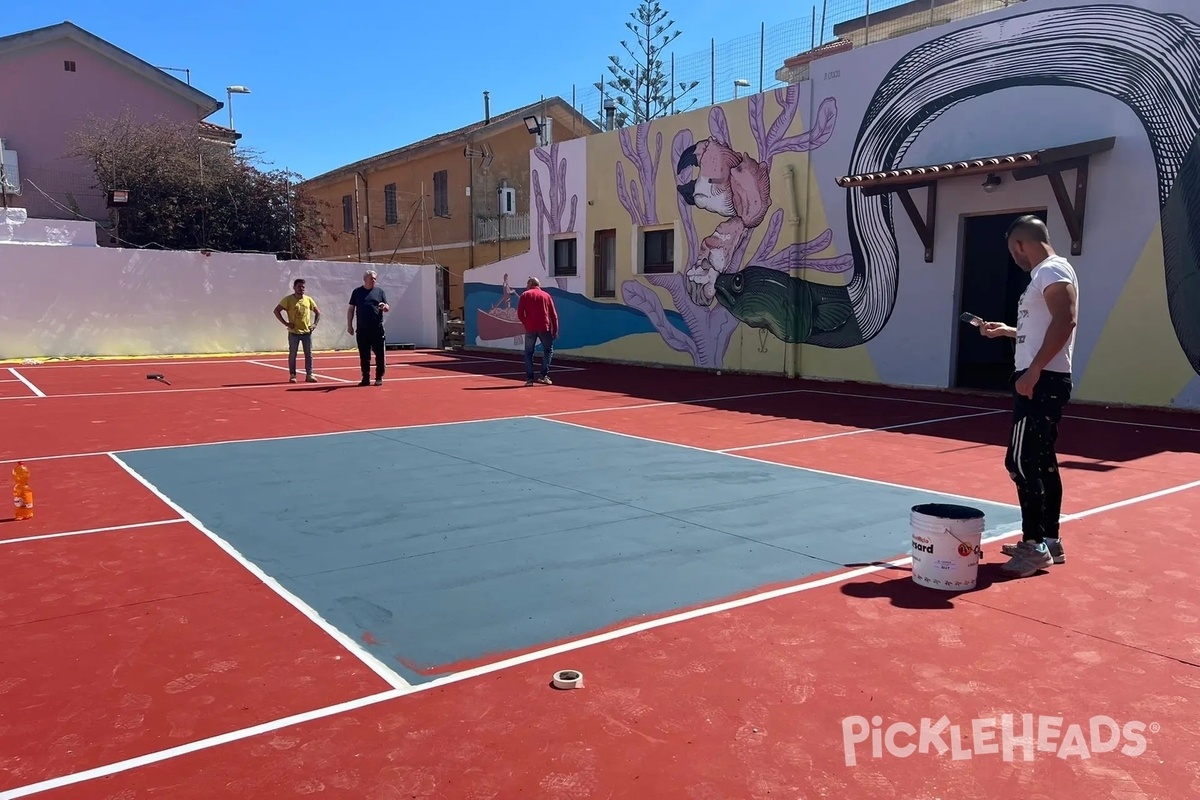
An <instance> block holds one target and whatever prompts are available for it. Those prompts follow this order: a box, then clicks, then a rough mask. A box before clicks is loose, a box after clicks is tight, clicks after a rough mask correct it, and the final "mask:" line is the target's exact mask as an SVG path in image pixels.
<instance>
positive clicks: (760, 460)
mask: <svg viewBox="0 0 1200 800" xmlns="http://www.w3.org/2000/svg"><path fill="white" fill-rule="evenodd" d="M534 419H540V420H543V421H545V422H553V423H555V424H556V425H570V426H571V427H572V428H582V429H583V430H585V431H595V432H596V433H607V434H609V435H611V436H624V437H625V438H627V439H637V440H639V441H642V442H653V443H654V444H665V445H669V446H671V447H682V448H684V449H685V450H694V451H697V452H700V453H707V454H709V455H719V456H727V457H729V458H740V459H743V460H745V461H753V462H754V463H755V464H764V465H766V466H770V467H784V468H786V469H798V470H803V471H804V472H811V473H813V474H815V475H826V476H828V477H830V478H838V479H840V480H847V481H857V482H859V483H870V484H873V485H875V486H886V487H888V488H889V489H903V490H904V491H906V492H928V493H929V494H940V495H942V496H943V497H953V498H955V499H956V500H965V501H967V502H970V503H987V504H988V505H992V506H1002V507H1004V508H1020V506H1019V505H1017V504H1015V503H1002V502H1000V501H998V500H985V499H983V498H981V497H970V496H968V495H965V494H954V493H953V492H944V491H941V490H940V489H926V488H923V487H921V486H906V485H905V484H902V483H889V482H888V481H880V480H875V479H874V478H863V477H860V476H858V475H845V474H843V473H840V472H829V471H828V470H823V469H813V468H812V467H802V466H800V465H799V464H783V463H780V462H778V461H768V460H767V459H764V458H755V457H754V456H743V455H741V454H739V453H729V452H725V451H723V450H706V449H704V448H703V447H696V446H694V445H690V444H680V443H679V442H669V441H667V440H666V439H651V438H650V437H648V436H637V435H636V434H632V433H622V432H620V431H610V430H607V429H605V428H593V427H592V426H590V425H580V424H579V423H577V422H567V421H566V420H562V419H551V418H550V415H546V416H541V417H534ZM864 432H865V431H864Z"/></svg>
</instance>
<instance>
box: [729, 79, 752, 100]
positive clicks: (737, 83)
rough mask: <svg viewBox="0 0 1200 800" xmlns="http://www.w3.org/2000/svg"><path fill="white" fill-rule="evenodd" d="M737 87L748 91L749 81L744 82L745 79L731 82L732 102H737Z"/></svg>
mask: <svg viewBox="0 0 1200 800" xmlns="http://www.w3.org/2000/svg"><path fill="white" fill-rule="evenodd" d="M739 86H740V87H742V88H743V89H748V88H750V81H748V80H746V79H745V78H738V79H737V80H735V81H734V82H733V99H734V100H737V96H738V87H739Z"/></svg>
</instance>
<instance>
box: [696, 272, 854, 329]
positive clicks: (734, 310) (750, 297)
mask: <svg viewBox="0 0 1200 800" xmlns="http://www.w3.org/2000/svg"><path fill="white" fill-rule="evenodd" d="M716 298H717V302H718V303H720V304H721V305H722V306H724V307H725V308H727V309H729V313H731V314H733V316H734V317H736V318H737V319H738V320H739V321H740V322H743V323H745V324H746V325H749V326H750V327H751V328H760V329H765V330H767V331H770V333H771V335H773V336H774V337H775V338H777V339H780V340H781V341H784V342H788V343H789V344H800V343H803V342H807V341H808V340H809V339H810V338H811V337H812V335H813V334H814V333H832V332H835V331H838V330H840V329H841V328H842V327H843V326H844V325H845V324H846V322H847V321H848V320H851V319H853V316H854V306H853V305H852V304H851V302H850V296H849V294H848V293H847V292H846V289H845V287H843V286H825V285H823V284H819V283H813V282H812V281H806V280H804V279H803V278H796V277H794V276H791V275H788V274H787V273H786V272H781V271H779V270H775V269H770V268H768V267H757V266H753V265H752V266H749V267H745V268H743V269H741V270H739V271H738V272H723V273H721V274H720V275H718V276H717V278H716Z"/></svg>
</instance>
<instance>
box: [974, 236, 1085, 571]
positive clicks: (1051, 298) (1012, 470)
mask: <svg viewBox="0 0 1200 800" xmlns="http://www.w3.org/2000/svg"><path fill="white" fill-rule="evenodd" d="M1007 240H1008V251H1009V253H1010V254H1011V255H1012V258H1013V261H1015V262H1016V263H1017V266H1019V267H1020V268H1021V269H1023V270H1025V271H1026V272H1028V273H1030V279H1029V286H1028V288H1026V290H1025V293H1024V294H1022V295H1021V301H1020V305H1019V306H1018V311H1017V326H1016V327H1015V328H1013V327H1011V326H1009V325H1005V324H1004V323H1002V322H981V324H980V323H972V324H978V327H979V332H980V333H981V334H982V335H984V336H987V337H988V338H993V339H994V338H996V337H999V336H1007V337H1009V338H1011V339H1015V340H1016V358H1015V363H1014V367H1015V372H1014V373H1013V425H1012V435H1011V437H1010V439H1009V443H1008V452H1007V453H1006V455H1005V459H1004V463H1005V466H1006V467H1007V468H1008V473H1009V475H1010V476H1011V477H1012V480H1013V483H1015V484H1016V487H1017V498H1018V500H1019V502H1020V504H1021V530H1022V539H1021V541H1020V542H1018V543H1016V544H1010V545H1005V546H1004V547H1003V548H1002V550H1003V552H1004V554H1005V555H1007V556H1010V557H1011V560H1010V561H1009V562H1008V563H1006V564H1005V565H1004V566H1003V567H1001V570H1002V571H1003V572H1004V573H1006V574H1008V575H1012V576H1013V577H1018V578H1025V577H1028V576H1030V575H1033V574H1034V573H1036V572H1038V571H1040V570H1043V569H1046V568H1047V567H1049V566H1050V565H1051V564H1062V563H1064V562H1065V561H1066V554H1065V553H1064V551H1063V546H1062V541H1061V540H1060V538H1059V517H1060V516H1061V515H1062V499H1063V486H1062V477H1061V476H1060V475H1059V468H1058V456H1057V454H1056V453H1055V450H1054V445H1055V442H1056V441H1057V439H1058V423H1059V421H1060V420H1061V419H1062V413H1063V408H1064V406H1066V404H1067V402H1068V401H1069V400H1070V399H1071V389H1072V385H1071V357H1072V355H1073V354H1074V350H1075V328H1076V326H1077V325H1078V322H1079V283H1078V279H1077V278H1076V275H1075V270H1074V268H1073V267H1072V266H1071V265H1070V263H1068V262H1067V260H1066V259H1065V258H1062V257H1061V256H1059V255H1058V254H1057V253H1055V252H1054V248H1053V247H1051V245H1050V233H1049V231H1048V230H1047V229H1046V223H1044V222H1042V221H1041V220H1040V219H1038V218H1037V217H1035V216H1033V215H1026V216H1023V217H1021V218H1020V219H1018V220H1017V221H1016V222H1014V223H1013V224H1012V226H1011V227H1010V228H1009V229H1008V236H1007Z"/></svg>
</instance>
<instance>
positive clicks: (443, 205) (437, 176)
mask: <svg viewBox="0 0 1200 800" xmlns="http://www.w3.org/2000/svg"><path fill="white" fill-rule="evenodd" d="M433 215H434V216H435V217H448V216H450V187H449V182H448V181H447V178H446V170H444V169H443V170H440V171H439V172H435V173H433Z"/></svg>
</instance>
